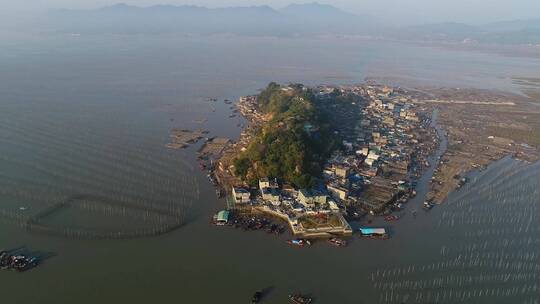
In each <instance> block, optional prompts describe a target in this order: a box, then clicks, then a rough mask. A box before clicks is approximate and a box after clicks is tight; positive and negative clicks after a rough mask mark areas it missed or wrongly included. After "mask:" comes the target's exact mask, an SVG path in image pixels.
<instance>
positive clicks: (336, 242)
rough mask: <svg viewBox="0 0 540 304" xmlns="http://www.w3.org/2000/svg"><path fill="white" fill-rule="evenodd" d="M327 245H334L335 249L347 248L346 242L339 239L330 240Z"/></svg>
mask: <svg viewBox="0 0 540 304" xmlns="http://www.w3.org/2000/svg"><path fill="white" fill-rule="evenodd" d="M328 243H330V244H331V245H334V246H336V247H345V246H347V241H346V240H344V239H340V238H330V239H328Z"/></svg>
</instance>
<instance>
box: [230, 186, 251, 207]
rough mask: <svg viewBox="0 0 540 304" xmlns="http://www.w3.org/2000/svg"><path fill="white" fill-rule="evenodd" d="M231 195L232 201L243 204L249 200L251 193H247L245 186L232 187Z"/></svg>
mask: <svg viewBox="0 0 540 304" xmlns="http://www.w3.org/2000/svg"><path fill="white" fill-rule="evenodd" d="M232 195H233V198H234V202H235V203H237V204H245V203H249V202H250V201H251V193H249V191H248V190H247V189H245V188H241V187H233V188H232Z"/></svg>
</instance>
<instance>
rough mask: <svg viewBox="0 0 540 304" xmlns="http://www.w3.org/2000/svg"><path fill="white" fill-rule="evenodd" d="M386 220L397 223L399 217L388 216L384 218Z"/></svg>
mask: <svg viewBox="0 0 540 304" xmlns="http://www.w3.org/2000/svg"><path fill="white" fill-rule="evenodd" d="M384 220H385V221H387V222H392V221H397V220H399V216H397V215H387V216H385V217H384Z"/></svg>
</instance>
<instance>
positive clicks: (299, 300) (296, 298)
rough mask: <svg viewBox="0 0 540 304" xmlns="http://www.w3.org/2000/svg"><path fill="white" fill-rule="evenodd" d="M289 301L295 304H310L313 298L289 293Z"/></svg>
mask: <svg viewBox="0 0 540 304" xmlns="http://www.w3.org/2000/svg"><path fill="white" fill-rule="evenodd" d="M289 301H290V302H291V303H294V304H310V303H311V302H313V299H312V298H311V297H308V296H305V295H300V294H295V295H289Z"/></svg>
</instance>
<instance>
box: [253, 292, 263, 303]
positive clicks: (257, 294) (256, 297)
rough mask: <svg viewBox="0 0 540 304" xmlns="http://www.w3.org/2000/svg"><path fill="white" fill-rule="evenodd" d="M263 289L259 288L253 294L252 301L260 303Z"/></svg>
mask: <svg viewBox="0 0 540 304" xmlns="http://www.w3.org/2000/svg"><path fill="white" fill-rule="evenodd" d="M262 295H263V293H262V291H260V290H258V291H256V292H255V293H254V294H253V297H251V303H259V302H260V301H261V298H262Z"/></svg>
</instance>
